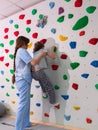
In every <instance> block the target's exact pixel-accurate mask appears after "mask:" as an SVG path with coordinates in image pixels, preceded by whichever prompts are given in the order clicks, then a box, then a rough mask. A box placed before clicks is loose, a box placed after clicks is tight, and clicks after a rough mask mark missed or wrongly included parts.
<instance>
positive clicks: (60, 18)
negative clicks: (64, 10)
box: [57, 16, 65, 23]
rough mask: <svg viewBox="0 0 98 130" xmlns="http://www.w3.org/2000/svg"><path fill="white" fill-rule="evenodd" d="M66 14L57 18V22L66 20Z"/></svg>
mask: <svg viewBox="0 0 98 130" xmlns="http://www.w3.org/2000/svg"><path fill="white" fill-rule="evenodd" d="M64 17H65V16H61V17H59V18H58V19H57V22H59V23H62V22H63V21H64Z"/></svg>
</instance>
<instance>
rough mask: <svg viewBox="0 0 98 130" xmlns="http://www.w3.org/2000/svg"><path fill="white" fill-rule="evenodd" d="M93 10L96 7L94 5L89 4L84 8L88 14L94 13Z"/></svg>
mask: <svg viewBox="0 0 98 130" xmlns="http://www.w3.org/2000/svg"><path fill="white" fill-rule="evenodd" d="M95 10H96V7H95V6H89V7H87V8H86V11H87V12H88V13H89V14H92V13H94V11H95Z"/></svg>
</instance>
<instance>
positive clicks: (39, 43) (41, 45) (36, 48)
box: [33, 41, 44, 52]
mask: <svg viewBox="0 0 98 130" xmlns="http://www.w3.org/2000/svg"><path fill="white" fill-rule="evenodd" d="M43 47H44V44H42V43H41V42H39V41H38V42H36V43H35V44H34V49H33V52H36V51H38V50H40V49H42V48H43Z"/></svg>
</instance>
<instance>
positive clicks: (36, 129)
mask: <svg viewBox="0 0 98 130" xmlns="http://www.w3.org/2000/svg"><path fill="white" fill-rule="evenodd" d="M14 122H15V119H12V118H8V117H1V118H0V130H14ZM26 130H68V129H64V128H57V127H53V126H47V125H43V124H37V125H36V126H33V127H32V128H30V129H26Z"/></svg>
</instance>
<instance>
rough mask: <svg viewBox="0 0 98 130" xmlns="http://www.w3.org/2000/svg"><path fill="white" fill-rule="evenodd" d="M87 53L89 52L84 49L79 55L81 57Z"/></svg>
mask: <svg viewBox="0 0 98 130" xmlns="http://www.w3.org/2000/svg"><path fill="white" fill-rule="evenodd" d="M87 54H88V52H87V51H84V50H81V51H79V56H80V57H85V56H86V55H87Z"/></svg>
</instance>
